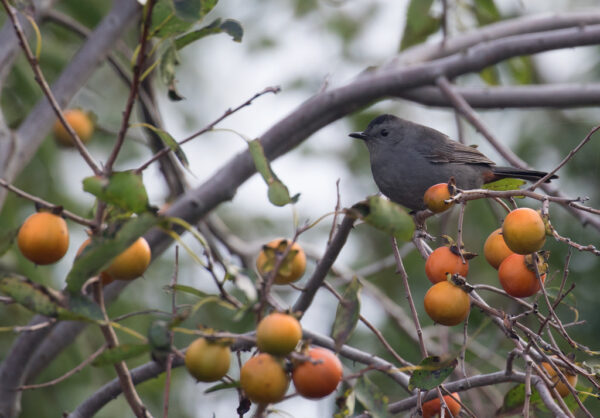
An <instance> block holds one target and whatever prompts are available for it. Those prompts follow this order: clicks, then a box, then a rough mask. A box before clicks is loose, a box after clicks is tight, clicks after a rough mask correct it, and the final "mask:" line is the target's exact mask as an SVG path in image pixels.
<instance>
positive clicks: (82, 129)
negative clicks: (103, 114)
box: [53, 109, 94, 147]
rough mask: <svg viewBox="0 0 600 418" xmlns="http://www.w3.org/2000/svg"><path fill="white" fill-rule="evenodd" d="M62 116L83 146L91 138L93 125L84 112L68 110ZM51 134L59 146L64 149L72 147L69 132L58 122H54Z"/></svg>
mask: <svg viewBox="0 0 600 418" xmlns="http://www.w3.org/2000/svg"><path fill="white" fill-rule="evenodd" d="M63 114H64V116H65V119H66V120H67V122H69V125H71V127H72V128H73V130H74V131H75V132H76V133H77V136H79V138H80V139H81V142H83V143H84V144H85V143H86V142H88V141H89V140H90V139H91V138H92V134H93V133H94V123H93V122H92V119H91V118H90V116H89V115H88V114H87V113H86V112H84V111H83V110H81V109H69V110H65V111H64V112H63ZM53 133H54V138H55V139H56V142H58V143H59V144H60V145H63V146H66V147H72V146H74V142H73V138H71V135H69V132H67V130H66V129H65V127H64V126H63V124H62V123H61V121H60V120H57V121H56V122H54V127H53Z"/></svg>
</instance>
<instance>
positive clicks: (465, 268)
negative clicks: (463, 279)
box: [425, 247, 469, 284]
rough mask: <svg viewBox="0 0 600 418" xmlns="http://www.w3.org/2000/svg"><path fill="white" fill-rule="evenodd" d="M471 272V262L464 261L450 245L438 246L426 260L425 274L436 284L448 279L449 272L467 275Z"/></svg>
mask: <svg viewBox="0 0 600 418" xmlns="http://www.w3.org/2000/svg"><path fill="white" fill-rule="evenodd" d="M468 272H469V262H468V261H467V260H465V262H464V263H463V261H462V259H461V258H460V256H459V255H456V254H454V253H453V252H452V250H450V248H449V247H439V248H436V249H435V250H434V251H433V252H432V253H431V254H429V257H427V261H426V262H425V274H426V275H427V277H428V278H429V280H430V281H431V283H433V284H435V283H438V282H442V281H445V280H447V279H448V273H450V274H456V273H458V274H460V275H461V276H466V275H467V273H468Z"/></svg>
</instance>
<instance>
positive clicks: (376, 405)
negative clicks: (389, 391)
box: [354, 375, 390, 418]
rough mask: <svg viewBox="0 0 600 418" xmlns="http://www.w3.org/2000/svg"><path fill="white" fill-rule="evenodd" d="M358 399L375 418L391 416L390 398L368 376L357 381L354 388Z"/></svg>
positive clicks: (363, 376)
mask: <svg viewBox="0 0 600 418" xmlns="http://www.w3.org/2000/svg"><path fill="white" fill-rule="evenodd" d="M354 392H355V393H356V399H358V401H359V402H360V403H361V404H362V405H363V406H364V407H365V409H366V410H367V411H369V415H370V416H371V417H373V418H384V417H388V416H390V415H389V414H388V411H387V404H388V401H389V400H388V398H387V396H385V395H384V394H383V393H382V392H381V390H380V389H379V387H378V386H377V385H376V384H375V383H373V382H372V381H371V380H370V379H369V378H368V377H367V376H365V375H362V376H360V377H359V378H358V379H357V380H356V385H355V386H354Z"/></svg>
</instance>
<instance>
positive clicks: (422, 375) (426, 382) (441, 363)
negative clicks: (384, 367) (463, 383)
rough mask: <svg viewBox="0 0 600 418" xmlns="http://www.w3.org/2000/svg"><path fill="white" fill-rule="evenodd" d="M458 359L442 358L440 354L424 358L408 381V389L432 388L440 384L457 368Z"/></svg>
mask: <svg viewBox="0 0 600 418" xmlns="http://www.w3.org/2000/svg"><path fill="white" fill-rule="evenodd" d="M457 364H458V360H457V359H455V358H452V359H449V360H442V359H441V358H440V357H438V356H430V357H426V358H424V359H423V360H422V361H421V363H419V365H418V366H416V367H415V370H414V372H413V374H412V376H411V377H410V380H409V381H408V390H410V391H412V390H415V389H416V388H419V389H421V390H430V389H433V388H435V387H436V386H438V385H440V384H441V383H442V382H443V381H444V380H446V378H447V377H448V376H450V374H452V372H453V371H454V369H455V368H456V365H457Z"/></svg>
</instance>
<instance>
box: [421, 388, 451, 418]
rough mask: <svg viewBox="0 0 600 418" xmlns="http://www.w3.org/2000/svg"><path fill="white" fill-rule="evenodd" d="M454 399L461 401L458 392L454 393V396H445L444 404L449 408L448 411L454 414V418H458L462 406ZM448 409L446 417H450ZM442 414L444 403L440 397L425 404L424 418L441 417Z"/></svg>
mask: <svg viewBox="0 0 600 418" xmlns="http://www.w3.org/2000/svg"><path fill="white" fill-rule="evenodd" d="M454 398H456V399H458V400H460V396H458V392H454V393H453V394H452V396H450V395H444V402H446V405H447V406H448V409H449V410H450V412H451V413H452V416H453V417H458V414H459V413H460V404H459V403H458V402H456V401H455V400H454ZM448 409H446V411H445V412H446V416H449V415H448ZM441 412H442V403H441V402H440V398H439V397H435V398H433V399H431V400H429V401H427V402H425V403H423V418H433V417H435V416H439V415H441Z"/></svg>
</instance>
